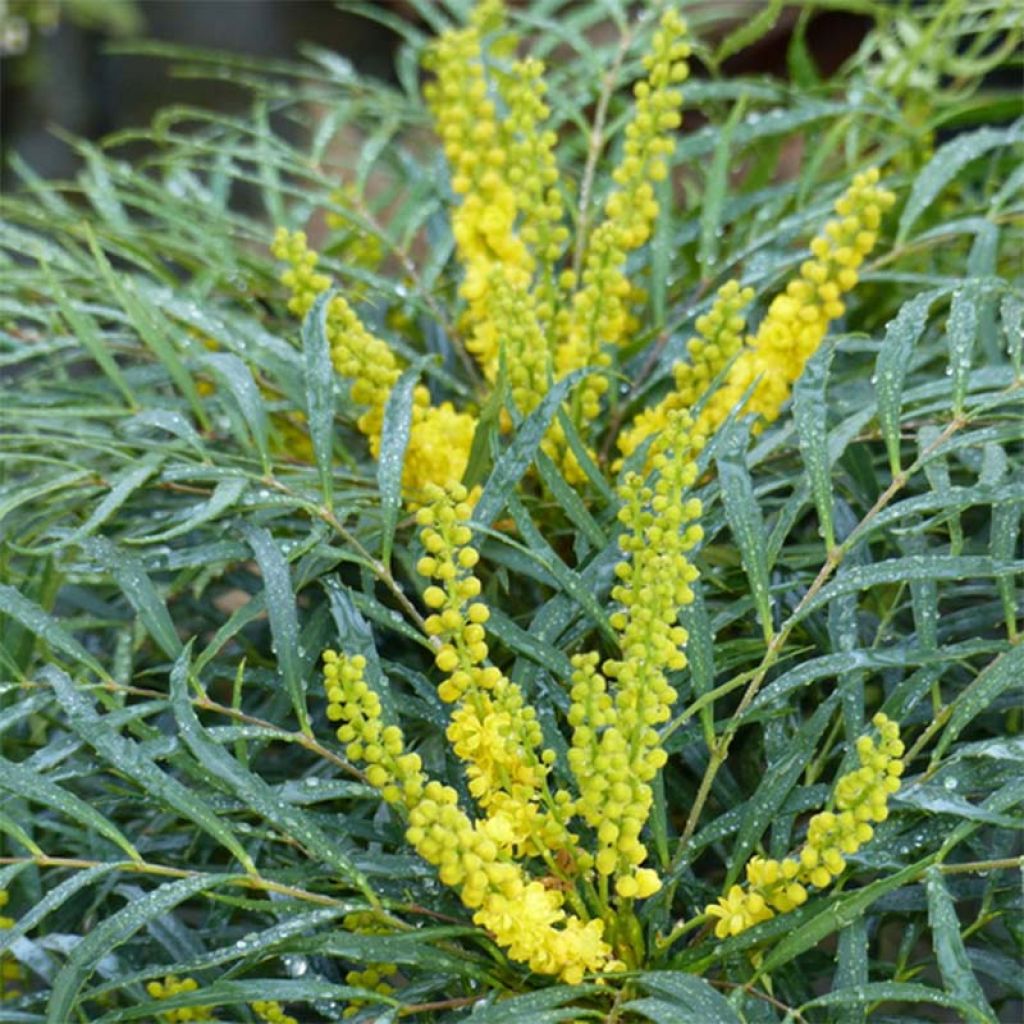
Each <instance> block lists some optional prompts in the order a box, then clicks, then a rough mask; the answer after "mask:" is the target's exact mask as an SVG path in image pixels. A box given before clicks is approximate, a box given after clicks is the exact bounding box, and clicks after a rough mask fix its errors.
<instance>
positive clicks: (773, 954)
mask: <svg viewBox="0 0 1024 1024" xmlns="http://www.w3.org/2000/svg"><path fill="white" fill-rule="evenodd" d="M931 859H932V858H930V857H929V858H928V859H926V860H922V861H918V862H916V863H914V864H910V865H908V866H907V867H905V868H903V870H901V871H897V872H895V873H894V874H891V875H887V876H886V877H884V878H880V879H878V881H876V882H872V883H871V884H870V885H866V886H864V888H863V889H857V890H856V891H855V892H852V893H850V894H849V895H847V896H840V897H836V896H833V895H826V896H825V898H824V899H823V900H822V903H823V905H822V907H821V909H820V910H818V911H817V913H814V914H813V915H812V916H810V917H809V918H807V919H806V920H805V921H804V923H803V924H801V925H798V926H797V927H796V928H795V929H792V930H791V931H789V933H788V934H786V935H785V936H784V937H783V938H782V939H781V940H780V941H779V943H778V944H777V945H775V946H774V947H773V948H772V949H770V950H769V951H768V952H767V953H766V954H765V957H764V961H763V962H762V963H761V964H760V966H759V970H758V973H759V974H770V973H771V972H772V971H775V970H777V969H778V968H779V967H781V966H783V964H787V963H789V962H790V961H791V960H793V959H794V958H795V957H798V956H799V955H800V954H801V953H804V952H806V951H807V950H808V949H813V948H814V947H815V946H817V945H818V944H819V943H821V942H822V941H823V940H824V939H825V938H827V937H828V936H829V935H831V934H832V933H833V932H836V931H839V930H840V929H841V928H845V927H846V926H847V925H848V924H850V922H851V921H856V920H857V919H858V918H860V917H861V916H862V915H863V914H864V912H865V911H866V910H867V909H868V907H870V906H871V904H872V903H874V902H875V901H876V900H878V899H881V897H883V896H884V895H885V894H886V893H888V892H893V891H895V890H896V889H899V888H902V886H904V885H906V884H908V883H910V882H912V881H914V880H916V879H917V878H918V877H920V875H921V872H922V871H923V870H924V868H925V867H926V866H927V865H928V863H930V861H931ZM741 938H742V936H741Z"/></svg>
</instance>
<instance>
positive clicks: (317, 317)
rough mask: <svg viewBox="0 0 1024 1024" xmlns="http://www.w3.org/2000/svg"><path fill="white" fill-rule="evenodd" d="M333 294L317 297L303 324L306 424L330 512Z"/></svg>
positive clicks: (332, 471) (331, 487) (332, 500)
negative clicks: (329, 328)
mask: <svg viewBox="0 0 1024 1024" xmlns="http://www.w3.org/2000/svg"><path fill="white" fill-rule="evenodd" d="M333 294H334V293H333V292H331V291H327V292H323V293H321V294H320V295H318V296H317V300H316V302H315V303H313V308H312V309H311V310H310V311H309V313H308V314H307V316H306V319H305V320H304V321H303V323H302V350H303V354H304V356H305V364H304V365H305V382H306V422H307V423H308V425H309V439H310V441H311V442H312V443H313V457H314V458H315V459H316V468H317V471H318V472H319V474H320V491H321V493H322V494H323V498H324V504H325V505H326V506H327V507H328V508H333V505H334V385H335V373H334V365H333V364H332V362H331V349H330V343H329V342H328V340H327V311H328V309H329V308H330V303H331V298H332V297H333Z"/></svg>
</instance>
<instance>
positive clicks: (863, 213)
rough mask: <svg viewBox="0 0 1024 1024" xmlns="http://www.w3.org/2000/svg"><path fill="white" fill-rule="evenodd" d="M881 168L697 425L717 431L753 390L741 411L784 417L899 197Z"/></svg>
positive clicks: (849, 204)
mask: <svg viewBox="0 0 1024 1024" xmlns="http://www.w3.org/2000/svg"><path fill="white" fill-rule="evenodd" d="M878 181H879V173H878V169H877V168H874V167H873V168H871V169H870V170H867V171H864V172H863V173H862V174H857V175H855V176H854V179H853V183H852V184H851V186H850V187H849V188H848V189H847V190H846V192H844V193H843V195H842V196H840V197H839V199H838V200H837V201H836V204H835V212H836V217H835V218H834V219H832V220H830V221H829V222H828V223H827V224H826V225H825V229H824V231H823V232H822V234H820V235H819V236H818V237H817V238H815V239H814V241H813V242H811V255H812V259H809V260H805V261H804V263H803V264H801V266H800V276H799V277H798V278H795V279H794V280H792V281H790V282H789V284H788V285H787V286H786V290H785V291H784V292H783V293H781V294H780V295H777V296H776V297H775V298H774V299H773V300H772V303H771V305H770V306H769V308H768V312H767V313H766V314H765V317H764V319H763V320H762V321H761V325H760V327H759V328H758V330H757V333H756V335H755V336H754V337H753V338H752V339H751V340H750V342H749V347H747V348H745V349H744V350H743V352H742V353H741V354H740V356H739V357H738V358H737V359H736V361H735V362H734V363H733V364H732V367H731V368H730V370H729V373H728V376H727V378H726V381H725V383H724V384H723V386H722V387H721V388H719V389H718V390H717V391H716V392H715V393H714V394H713V395H712V396H711V398H710V400H709V402H708V404H707V406H705V408H704V411H703V412H702V414H701V416H700V418H699V420H698V430H699V431H700V433H702V434H703V435H704V436H705V437H708V436H710V435H711V434H713V433H714V431H715V430H717V429H718V427H720V426H721V424H722V423H723V422H724V421H725V419H726V418H727V417H728V416H729V414H730V413H731V412H732V411H733V410H734V409H735V408H736V406H737V405H738V404H739V402H740V401H741V400H742V398H743V396H744V395H745V394H746V393H747V391H748V390H749V389H751V388H753V390H752V391H751V394H750V397H749V399H748V400H747V403H746V405H745V406H744V408H743V410H742V411H743V412H746V413H755V414H757V415H758V416H760V417H763V419H764V420H765V421H766V422H769V423H770V422H772V421H773V420H774V419H776V418H777V417H778V415H779V410H780V409H781V408H782V405H783V403H784V402H785V401H786V399H787V398H789V392H790V389H791V388H792V386H793V383H794V381H796V379H797V378H798V377H799V376H800V374H801V373H802V372H803V368H804V365H805V364H806V363H807V360H808V359H810V357H811V356H812V355H813V354H814V352H815V351H816V350H817V349H818V346H819V345H820V344H821V343H822V341H823V340H824V338H825V335H826V333H827V332H828V327H829V324H830V323H831V321H833V320H835V319H836V318H837V317H840V316H842V315H843V312H844V309H845V307H844V305H843V302H842V296H843V295H844V294H845V293H846V292H849V291H851V290H852V289H853V288H854V287H855V286H856V284H857V280H858V278H857V268H858V267H859V266H860V265H861V263H863V261H864V258H865V256H867V255H868V254H869V253H870V252H871V250H872V249H873V248H874V247H875V243H876V242H877V240H878V227H879V225H880V224H881V220H882V215H883V214H884V213H885V211H886V210H888V209H889V207H890V206H892V204H893V203H894V202H895V201H896V197H895V196H894V195H893V194H892V193H891V192H889V191H887V190H886V189H884V188H882V187H881V186H880V185H879V184H878Z"/></svg>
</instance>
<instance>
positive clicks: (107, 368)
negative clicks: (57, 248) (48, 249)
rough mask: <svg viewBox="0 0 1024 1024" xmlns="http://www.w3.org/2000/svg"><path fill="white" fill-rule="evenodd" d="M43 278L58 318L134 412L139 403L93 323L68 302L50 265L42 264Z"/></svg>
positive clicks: (88, 316)
mask: <svg viewBox="0 0 1024 1024" xmlns="http://www.w3.org/2000/svg"><path fill="white" fill-rule="evenodd" d="M40 266H41V267H42V268H43V274H44V276H45V277H46V284H47V287H48V289H49V293H50V295H51V296H52V297H53V299H54V300H55V301H56V303H57V308H58V309H59V310H60V315H61V316H62V317H63V318H64V320H65V321H66V323H67V325H68V327H69V328H70V329H71V331H72V333H73V334H74V335H75V339H76V340H77V341H79V342H80V343H81V344H82V345H83V347H84V348H85V349H86V350H87V351H88V353H89V355H90V356H92V358H93V359H94V360H95V361H96V365H97V366H98V367H99V368H100V369H101V370H102V371H103V372H104V373H105V374H106V375H107V376H108V377H109V378H110V381H111V383H112V384H113V385H114V386H115V387H116V388H117V389H118V391H120V392H121V394H122V395H124V398H125V401H126V402H127V403H128V407H129V408H130V409H132V410H133V411H134V410H136V409H138V408H139V402H138V400H137V399H136V397H135V394H134V393H133V391H132V389H131V387H130V386H129V385H128V381H127V380H126V379H125V376H124V374H123V373H122V372H121V367H120V366H118V365H117V360H116V359H114V357H113V356H112V355H111V353H110V348H109V346H108V345H107V343H106V342H105V341H104V339H103V338H102V337H101V336H100V332H99V328H98V327H97V326H96V322H95V320H93V318H92V317H91V316H90V315H89V314H88V313H84V312H81V311H79V310H77V309H76V308H75V306H74V303H72V301H71V299H70V298H68V294H67V292H66V291H65V290H64V286H63V285H62V284H61V283H60V281H59V280H58V279H57V277H56V275H55V274H54V273H53V271H52V270H51V269H50V265H49V264H48V263H47V262H46V261H45V260H44V261H42V262H41V263H40Z"/></svg>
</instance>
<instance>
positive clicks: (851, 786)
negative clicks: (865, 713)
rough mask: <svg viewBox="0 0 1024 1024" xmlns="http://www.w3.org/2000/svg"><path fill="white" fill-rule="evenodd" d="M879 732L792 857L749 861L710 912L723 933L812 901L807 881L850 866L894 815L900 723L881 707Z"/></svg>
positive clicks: (818, 881) (822, 882) (865, 740)
mask: <svg viewBox="0 0 1024 1024" xmlns="http://www.w3.org/2000/svg"><path fill="white" fill-rule="evenodd" d="M873 722H874V725H875V727H876V728H877V729H878V731H879V733H880V739H879V741H878V742H877V743H876V742H875V740H873V739H872V738H871V737H870V736H862V737H860V739H858V740H857V758H858V760H859V761H860V767H859V768H857V769H856V770H854V771H852V772H849V773H848V774H846V775H844V776H842V777H841V778H840V779H839V781H838V782H837V783H836V787H835V790H834V793H833V801H834V806H835V810H834V811H831V810H830V811H822V812H821V813H819V814H815V815H814V817H813V818H811V820H810V822H809V823H808V826H807V841H806V842H805V843H804V845H803V847H802V848H801V849H800V851H799V853H797V854H796V855H795V856H793V857H786V858H785V859H784V860H781V861H778V860H769V859H766V858H764V857H753V858H751V860H750V862H749V863H748V864H747V867H746V875H747V884H746V886H745V887H744V886H740V885H734V886H732V887H731V888H730V889H729V892H728V893H726V895H725V896H722V897H720V898H719V900H718V902H717V903H714V904H711V905H710V906H708V907H707V913H708V914H710V915H711V916H712V917H715V918H717V919H718V921H717V924H716V925H715V934H716V935H717V936H718V937H719V938H720V939H725V938H728V937H729V936H730V935H739V934H740V933H741V932H744V931H746V930H747V929H748V928H752V927H753V926H754V925H755V924H760V923H761V922H762V921H767V920H769V919H771V918H772V917H774V916H775V915H776V914H777V913H780V914H784V913H787V912H788V911H790V910H793V909H795V908H796V907H798V906H800V905H801V904H802V903H805V902H806V901H807V888H806V887H807V886H809V885H810V886H814V887H815V888H817V889H824V888H826V887H827V886H828V885H830V884H831V883H832V880H833V879H834V878H836V877H838V876H839V875H840V874H841V873H842V872H843V870H844V868H845V867H846V860H845V856H846V855H849V854H852V853H856V852H857V851H858V850H859V849H860V848H861V847H862V846H863V845H864V844H865V843H867V842H868V841H869V840H870V839H871V837H872V836H873V835H874V829H873V828H872V827H871V823H872V822H881V821H885V819H886V818H887V817H888V815H889V809H888V801H889V797H890V796H892V794H893V793H895V792H897V791H898V790H899V788H900V776H901V775H902V774H903V761H902V760H901V759H902V756H903V743H902V742H901V741H900V730H899V726H898V725H897V724H896V723H895V722H893V721H891V720H890V719H889V718H888V717H887V716H886V715H884V714H882V713H881V712H879V713H878V714H877V715H875V717H874V719H873Z"/></svg>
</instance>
